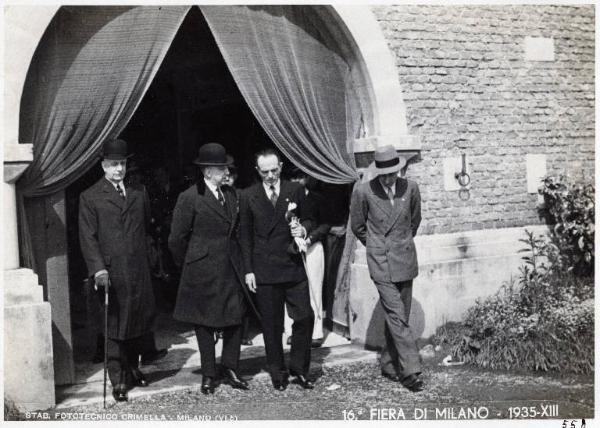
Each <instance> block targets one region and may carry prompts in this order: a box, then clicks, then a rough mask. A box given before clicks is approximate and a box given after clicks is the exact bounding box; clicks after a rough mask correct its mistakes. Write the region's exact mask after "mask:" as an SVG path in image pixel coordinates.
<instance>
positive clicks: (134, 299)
mask: <svg viewBox="0 0 600 428" xmlns="http://www.w3.org/2000/svg"><path fill="white" fill-rule="evenodd" d="M125 191H126V193H127V198H126V200H123V198H121V196H119V194H118V193H117V191H116V189H115V188H114V186H113V185H112V184H110V183H109V182H108V180H107V179H106V178H104V177H103V178H102V179H100V180H99V181H98V182H96V183H95V184H94V185H92V186H91V187H90V188H89V189H87V190H86V191H84V192H83V193H82V194H81V196H80V197H79V242H80V245H81V252H82V253H83V257H84V259H85V263H86V265H87V269H88V273H89V275H90V277H93V276H94V274H95V273H96V272H98V271H100V270H102V269H106V270H108V274H109V278H110V281H111V284H110V286H111V288H110V291H109V311H108V337H109V338H111V339H119V340H125V339H132V338H135V337H139V336H142V335H143V334H145V333H147V332H148V331H149V330H150V328H151V325H152V320H153V316H154V294H153V292H152V282H151V277H150V268H149V265H148V248H147V239H146V227H147V225H148V224H149V222H150V204H149V201H148V196H147V194H146V190H145V189H144V187H143V186H132V187H126V188H125ZM99 322H100V320H99Z"/></svg>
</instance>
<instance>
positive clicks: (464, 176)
mask: <svg viewBox="0 0 600 428" xmlns="http://www.w3.org/2000/svg"><path fill="white" fill-rule="evenodd" d="M460 156H461V158H462V169H461V170H460V172H457V173H455V174H454V178H456V180H457V181H458V184H460V185H461V187H463V188H464V187H467V186H468V185H469V184H470V183H471V176H470V175H469V174H468V173H467V154H466V153H462V154H461V155H460Z"/></svg>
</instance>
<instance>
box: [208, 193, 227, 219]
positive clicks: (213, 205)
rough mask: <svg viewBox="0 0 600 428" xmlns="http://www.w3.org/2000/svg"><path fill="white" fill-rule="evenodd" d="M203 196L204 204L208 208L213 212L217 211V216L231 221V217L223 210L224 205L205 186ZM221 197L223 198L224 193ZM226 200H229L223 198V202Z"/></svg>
mask: <svg viewBox="0 0 600 428" xmlns="http://www.w3.org/2000/svg"><path fill="white" fill-rule="evenodd" d="M203 197H204V200H205V202H206V205H207V206H208V207H209V208H210V209H212V210H213V211H214V212H215V213H217V214H218V215H219V216H221V217H223V218H224V219H225V220H227V221H228V222H231V218H230V217H229V216H228V215H227V213H226V212H225V207H224V206H223V205H221V204H220V202H219V201H218V200H217V198H216V197H215V195H214V194H213V192H211V191H210V190H209V189H207V188H205V189H204V196H203ZM223 198H225V195H223ZM228 202H229V201H227V200H225V204H227V203H228Z"/></svg>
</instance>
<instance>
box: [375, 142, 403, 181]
mask: <svg viewBox="0 0 600 428" xmlns="http://www.w3.org/2000/svg"><path fill="white" fill-rule="evenodd" d="M374 158H375V172H376V173H377V175H382V174H391V173H393V172H398V171H400V170H401V169H402V168H404V165H406V159H404V158H403V157H402V156H398V153H397V152H396V149H394V147H392V146H391V145H388V146H383V147H378V148H377V149H376V150H375V156H374Z"/></svg>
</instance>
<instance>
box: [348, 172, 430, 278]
mask: <svg viewBox="0 0 600 428" xmlns="http://www.w3.org/2000/svg"><path fill="white" fill-rule="evenodd" d="M350 216H351V226H352V231H353V232H354V234H355V235H356V237H357V238H358V239H359V240H360V241H361V242H362V243H363V245H365V246H366V247H367V265H368V266H369V273H370V275H371V278H372V279H373V281H376V282H400V281H408V280H410V279H413V278H415V277H416V276H417V275H418V273H419V265H418V262H417V252H416V250H415V243H414V240H413V237H414V236H415V235H416V234H417V229H418V228H419V224H420V223H421V196H420V193H419V187H418V186H417V184H416V183H415V182H413V181H409V180H406V179H404V178H398V179H397V180H396V195H395V197H394V206H392V204H391V203H390V200H389V199H388V197H387V194H386V193H385V192H384V189H383V186H382V185H381V184H380V182H379V180H378V179H377V178H375V179H373V180H371V181H369V182H367V183H362V184H360V185H358V187H357V188H356V190H355V191H354V193H353V195H352V202H351V205H350Z"/></svg>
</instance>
